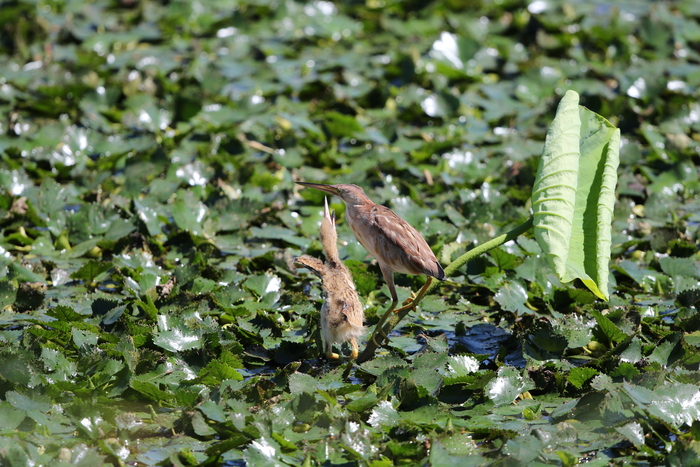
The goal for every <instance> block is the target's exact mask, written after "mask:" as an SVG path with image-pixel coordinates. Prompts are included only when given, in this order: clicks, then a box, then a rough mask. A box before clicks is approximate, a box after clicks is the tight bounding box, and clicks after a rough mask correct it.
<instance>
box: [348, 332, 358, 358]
mask: <svg viewBox="0 0 700 467" xmlns="http://www.w3.org/2000/svg"><path fill="white" fill-rule="evenodd" d="M350 347H352V351H350V359H351V360H355V359H356V358H357V356H358V355H359V353H360V351H359V349H358V348H357V339H355V338H354V337H353V338H352V339H350Z"/></svg>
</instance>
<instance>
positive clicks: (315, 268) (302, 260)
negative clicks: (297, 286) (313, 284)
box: [294, 255, 323, 277]
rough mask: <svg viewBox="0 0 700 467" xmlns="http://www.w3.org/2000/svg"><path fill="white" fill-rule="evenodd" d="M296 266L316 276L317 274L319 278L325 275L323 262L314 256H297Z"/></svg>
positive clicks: (295, 259)
mask: <svg viewBox="0 0 700 467" xmlns="http://www.w3.org/2000/svg"><path fill="white" fill-rule="evenodd" d="M294 264H295V265H296V266H297V267H299V266H301V267H303V268H307V269H309V270H310V271H311V272H313V273H314V274H316V275H317V276H318V277H321V276H322V274H323V261H321V260H320V259H317V258H314V257H313V256H309V255H303V256H297V257H296V258H294Z"/></svg>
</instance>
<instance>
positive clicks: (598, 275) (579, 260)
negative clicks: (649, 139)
mask: <svg viewBox="0 0 700 467" xmlns="http://www.w3.org/2000/svg"><path fill="white" fill-rule="evenodd" d="M619 149H620V130H619V129H617V128H615V127H614V126H612V125H611V124H610V122H608V121H607V120H606V119H604V118H603V117H601V116H600V115H597V114H596V113H594V112H591V111H590V110H588V109H586V108H585V107H581V106H579V105H578V94H577V93H575V92H574V91H568V92H567V93H566V95H565V96H564V98H563V99H562V100H561V102H560V103H559V107H558V109H557V115H556V117H555V118H554V121H553V122H552V125H551V127H550V128H549V131H548V133H547V139H546V142H545V148H544V151H543V153H542V159H541V161H540V166H539V169H538V173H537V179H536V181H535V185H534V187H533V193H532V206H533V211H534V228H535V238H536V239H537V241H538V243H539V244H540V246H541V247H542V249H543V250H544V252H545V254H546V255H547V257H548V258H549V260H550V262H551V264H552V267H553V268H554V270H555V271H556V273H557V275H558V276H559V278H560V279H561V280H562V281H563V282H568V281H571V280H573V279H581V281H583V283H584V284H585V285H586V286H587V287H588V288H589V289H590V290H591V291H592V292H593V293H595V294H596V295H597V296H598V297H600V298H602V299H605V300H607V299H608V264H609V262H610V244H611V222H612V213H613V207H614V204H615V185H616V184H617V166H618V164H619Z"/></svg>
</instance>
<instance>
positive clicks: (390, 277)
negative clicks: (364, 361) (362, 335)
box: [370, 265, 399, 347]
mask: <svg viewBox="0 0 700 467" xmlns="http://www.w3.org/2000/svg"><path fill="white" fill-rule="evenodd" d="M380 269H381V270H382V275H383V276H384V281H385V282H386V285H387V287H389V293H390V294H391V305H390V306H389V309H388V310H386V311H385V312H384V316H382V317H381V318H380V319H379V322H378V323H377V326H376V327H375V328H374V332H373V333H372V337H371V338H370V340H371V341H372V343H373V344H374V345H375V346H377V347H381V344H382V342H383V341H384V339H388V336H387V335H386V334H384V331H383V330H382V328H383V327H384V323H385V322H386V320H387V319H389V317H390V316H391V312H392V311H394V309H395V308H396V305H398V303H399V297H398V295H396V286H395V285H394V271H392V270H391V269H389V268H387V267H384V266H383V265H380ZM377 336H381V339H380V340H379V341H377Z"/></svg>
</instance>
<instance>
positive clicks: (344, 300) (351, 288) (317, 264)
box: [294, 200, 365, 359]
mask: <svg viewBox="0 0 700 467" xmlns="http://www.w3.org/2000/svg"><path fill="white" fill-rule="evenodd" d="M321 243H322V244H323V249H324V250H325V252H326V262H325V263H322V262H321V261H320V260H318V259H316V258H314V257H312V256H308V255H304V256H300V257H298V258H295V259H294V262H295V263H296V264H298V265H300V266H303V267H305V268H307V269H310V270H311V271H312V272H314V273H315V274H316V275H317V276H318V277H319V278H320V279H321V281H322V282H323V292H324V295H325V301H324V302H323V307H322V308H321V336H322V337H323V343H324V349H325V352H326V356H327V357H328V358H332V359H337V358H338V354H337V353H334V352H333V344H334V343H336V342H338V343H342V342H345V341H348V342H350V346H351V347H352V352H351V353H350V358H353V359H355V358H357V355H358V353H359V352H358V347H357V339H358V338H359V337H360V336H361V335H362V334H363V333H364V326H363V321H364V318H365V314H364V311H363V310H362V304H360V299H359V298H358V297H357V292H356V291H355V283H354V282H353V280H352V276H351V275H350V271H348V269H347V268H346V267H345V265H344V264H343V262H342V261H341V260H340V256H339V255H338V246H337V243H338V234H337V233H336V231H335V213H334V214H331V213H330V211H329V210H328V200H326V202H325V207H324V209H323V220H322V221H321Z"/></svg>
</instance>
